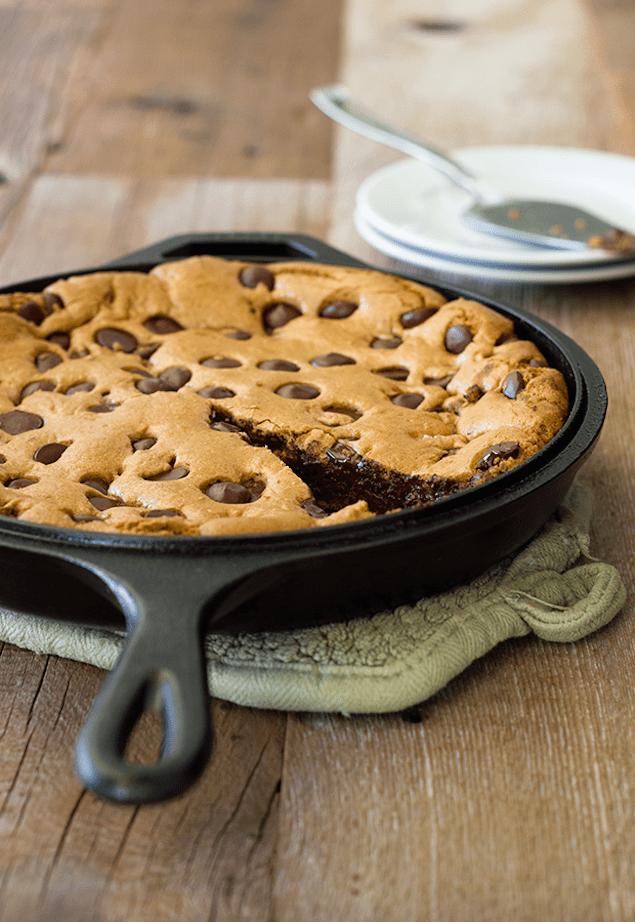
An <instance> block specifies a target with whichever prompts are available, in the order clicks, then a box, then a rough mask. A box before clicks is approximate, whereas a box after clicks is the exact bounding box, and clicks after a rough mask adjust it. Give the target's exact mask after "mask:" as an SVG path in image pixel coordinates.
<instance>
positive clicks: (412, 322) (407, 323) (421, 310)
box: [399, 307, 439, 330]
mask: <svg viewBox="0 0 635 922" xmlns="http://www.w3.org/2000/svg"><path fill="white" fill-rule="evenodd" d="M438 310H439V308H438V307H417V308H416V309H415V310H413V311H406V313H405V314H402V315H401V317H400V318H399V319H400V320H401V325H402V327H403V328H404V330H410V329H412V327H418V326H419V325H420V324H422V323H424V322H425V321H426V320H427V319H428V318H429V317H432V315H433V314H436V312H437V311H438Z"/></svg>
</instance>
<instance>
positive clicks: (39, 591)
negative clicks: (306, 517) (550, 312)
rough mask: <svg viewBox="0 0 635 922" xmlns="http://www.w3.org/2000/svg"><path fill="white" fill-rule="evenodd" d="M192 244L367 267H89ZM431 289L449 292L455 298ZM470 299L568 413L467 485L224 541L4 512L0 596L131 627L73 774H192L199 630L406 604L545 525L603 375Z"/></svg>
mask: <svg viewBox="0 0 635 922" xmlns="http://www.w3.org/2000/svg"><path fill="white" fill-rule="evenodd" d="M200 254H213V255H216V256H222V257H226V258H229V259H231V258H234V259H239V260H243V261H254V262H267V261H289V260H315V261H318V262H323V263H331V264H335V265H343V266H354V267H360V268H369V267H368V266H367V265H366V264H364V263H361V262H359V261H358V260H356V259H353V258H352V257H350V256H347V255H346V254H344V253H342V252H340V251H338V250H334V249H332V248H331V247H329V246H327V245H325V244H324V243H321V242H320V241H318V240H315V239H313V238H310V237H306V236H301V235H284V234H205V235H196V234H193V235H186V236H181V237H174V238H171V239H169V240H165V241H163V242H161V243H158V244H156V245H155V246H151V247H148V248H147V249H144V250H140V251H138V252H135V253H132V254H130V255H129V256H126V257H123V258H122V259H118V260H116V261H115V262H112V263H109V264H108V265H106V266H101V267H99V269H102V270H103V269H133V270H137V271H147V270H149V269H151V268H152V267H153V266H155V265H158V264H159V263H162V262H165V261H168V260H174V259H181V258H185V257H188V256H193V255H200ZM92 271H95V269H84V270H81V273H85V272H92ZM67 274H71V273H67ZM73 274H78V273H73ZM52 281H54V279H53V278H45V279H33V280H31V281H29V282H22V283H18V284H14V285H11V286H10V288H6V289H4V291H10V290H13V291H15V290H21V291H38V290H42V289H43V288H44V287H45V286H46V285H47V284H49V283H50V282H52ZM435 287H437V288H439V287H440V286H435ZM441 290H442V291H443V293H444V294H445V295H446V296H448V297H450V298H453V297H456V296H458V295H462V294H465V293H464V292H459V291H456V290H452V289H445V288H441ZM478 300H480V301H482V302H484V303H486V304H490V305H491V306H492V307H494V308H496V309H497V310H499V311H500V312H501V313H503V314H505V315H507V316H508V317H510V318H511V319H512V320H513V321H514V323H515V326H516V330H517V332H518V333H519V335H520V336H521V337H526V338H528V339H531V340H533V341H534V342H535V343H536V344H537V345H538V346H539V348H540V349H541V351H542V352H543V354H544V355H545V356H546V357H547V359H548V360H549V362H550V363H551V364H552V365H554V366H555V367H557V368H559V369H560V370H561V371H562V372H563V374H564V376H565V378H566V381H567V385H568V387H569V391H570V397H571V411H570V414H569V417H568V420H567V422H566V424H565V426H564V428H563V429H562V430H561V432H560V433H559V434H558V435H557V436H556V437H555V439H553V440H552V442H551V443H550V444H549V445H547V446H546V447H545V448H544V449H543V450H542V451H540V452H539V453H538V454H537V455H535V456H534V457H533V458H530V459H529V460H528V461H527V462H525V463H523V464H521V465H519V466H518V467H516V468H515V469H514V470H512V471H510V472H508V473H506V474H503V475H501V476H499V477H498V478H496V479H495V480H493V481H491V482H489V483H486V484H484V485H482V486H479V487H477V488H475V489H473V490H470V491H469V492H467V493H464V494H462V495H458V496H455V497H451V498H448V499H445V500H442V501H440V502H438V503H437V504H436V505H435V506H433V507H431V508H427V509H413V510H408V511H404V512H399V513H393V514H391V515H384V516H378V517H377V518H375V519H371V520H365V521H362V522H358V523H355V524H350V525H338V526H333V527H329V528H324V529H308V530H300V531H294V532H283V533H274V534H264V535H262V534H258V535H251V536H250V535H241V536H236V537H234V536H232V537H220V538H168V537H154V538H153V537H128V536H123V535H110V534H92V533H91V534H88V533H83V532H81V531H79V530H77V531H76V530H73V529H63V528H53V527H49V526H44V525H36V524H31V523H27V522H22V521H19V520H15V519H11V518H9V517H4V516H0V548H2V551H1V554H2V562H3V571H4V573H3V579H2V581H1V583H2V585H1V587H0V604H4V605H5V606H7V607H9V608H14V609H17V610H18V611H20V612H26V613H32V614H37V615H40V616H44V617H50V618H54V619H57V620H66V621H70V622H72V623H74V624H82V625H90V626H93V627H106V628H108V627H110V628H112V627H116V628H121V629H125V630H126V632H127V636H126V641H125V645H124V650H123V652H122V654H121V656H120V658H119V660H118V662H117V664H116V666H115V668H114V669H113V670H112V672H111V673H109V675H108V676H107V677H106V680H105V681H104V684H103V687H102V689H101V691H100V693H99V695H98V696H97V699H96V700H95V702H94V705H93V707H92V710H91V712H90V714H89V717H88V719H87V721H86V724H85V726H84V728H83V730H82V732H81V734H80V736H79V740H78V743H77V748H76V756H75V768H76V771H77V774H78V776H79V778H80V779H81V781H82V782H83V783H84V784H85V786H86V787H87V788H90V789H91V790H93V791H95V792H96V793H98V794H99V795H101V796H103V797H106V798H108V799H111V800H115V801H120V802H134V803H141V802H149V801H157V800H162V799H166V798H168V797H171V796H174V795H176V794H178V793H180V792H182V791H184V790H185V789H186V788H187V787H188V786H189V785H190V784H192V783H193V781H194V780H195V779H196V778H197V777H198V776H199V774H200V773H201V771H202V770H203V768H204V766H205V764H206V761H207V759H208V756H209V753H210V750H211V740H212V731H211V727H210V720H209V704H208V689H207V683H206V674H205V665H204V659H203V653H202V635H203V632H204V631H205V630H208V631H215V632H230V633H237V632H243V631H265V630H284V629H290V628H294V627H301V626H308V625H312V624H319V623H326V622H331V621H336V620H343V619H348V618H352V617H354V616H356V615H359V614H362V613H366V614H370V613H373V612H378V611H381V610H383V609H385V608H387V607H392V606H395V605H397V604H399V603H406V602H408V601H414V600H415V599H417V598H420V597H422V596H423V595H425V594H429V593H434V592H438V591H440V590H443V589H447V588H449V587H451V586H453V585H457V584H459V583H461V582H464V581H466V580H468V579H470V578H472V577H473V576H475V575H476V574H478V573H480V572H482V571H484V570H485V569H486V568H487V567H489V566H491V565H492V564H494V563H496V562H498V561H499V560H501V559H502V558H503V557H504V556H505V555H507V554H510V553H513V552H514V551H516V550H517V549H518V548H520V547H521V546H522V545H523V544H525V543H526V542H527V541H528V540H529V539H530V538H531V537H532V536H533V535H534V534H535V533H536V532H537V531H538V530H539V528H540V527H541V526H542V525H543V524H544V523H545V521H546V520H547V518H548V517H549V516H550V515H551V514H552V512H553V511H554V510H555V509H556V507H557V506H558V504H559V503H560V502H561V500H562V499H563V497H564V495H565V494H566V492H567V490H568V488H569V486H570V484H571V482H572V480H573V477H574V475H575V473H576V472H577V470H578V469H579V468H580V466H581V465H582V464H583V463H584V461H585V460H586V459H587V457H588V455H589V454H590V452H591V450H592V448H593V446H594V445H595V442H596V441H597V438H598V436H599V434H600V430H601V428H602V424H603V421H604V416H605V413H606V405H607V395H606V389H605V385H604V381H603V379H602V376H601V374H600V372H599V370H598V369H597V367H596V366H595V364H594V363H593V361H592V360H591V359H590V358H589V356H588V355H587V354H586V353H585V352H584V351H583V350H582V349H581V348H580V347H579V346H577V345H576V344H575V343H574V342H572V341H571V340H570V339H569V338H568V337H567V336H565V335H564V334H563V333H561V332H560V331H559V330H557V329H555V328H554V327H552V326H550V325H549V324H547V323H545V322H544V321H542V320H538V319H537V318H536V317H533V316H532V315H530V314H527V313H525V312H523V311H521V310H518V309H514V310H512V309H510V308H508V307H504V306H502V305H499V304H494V303H492V302H489V301H487V299H484V298H482V297H480V296H479V297H478ZM16 617H19V615H16ZM157 697H158V700H159V701H160V702H161V706H162V710H163V724H164V741H163V748H162V752H161V755H160V757H159V759H158V761H157V762H156V763H154V764H152V765H132V764H130V763H129V762H127V761H126V759H125V757H124V748H125V744H126V740H127V739H128V737H129V735H130V733H131V730H132V728H133V726H134V724H135V722H136V720H137V719H138V717H139V716H140V715H141V714H142V713H143V711H144V709H145V707H146V704H147V703H148V702H149V701H150V700H151V699H153V700H154V701H156V700H157Z"/></svg>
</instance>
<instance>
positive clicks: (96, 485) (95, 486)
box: [82, 479, 108, 493]
mask: <svg viewBox="0 0 635 922" xmlns="http://www.w3.org/2000/svg"><path fill="white" fill-rule="evenodd" d="M82 483H83V485H84V486H85V487H90V488H91V490H97V492H98V493H107V492H108V484H107V483H106V481H105V480H97V479H94V480H82Z"/></svg>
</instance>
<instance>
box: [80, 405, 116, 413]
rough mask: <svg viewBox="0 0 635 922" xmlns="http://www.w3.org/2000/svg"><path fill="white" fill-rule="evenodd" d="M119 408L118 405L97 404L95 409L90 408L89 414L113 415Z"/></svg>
mask: <svg viewBox="0 0 635 922" xmlns="http://www.w3.org/2000/svg"><path fill="white" fill-rule="evenodd" d="M118 406H119V404H118V403H97V404H95V406H94V407H88V408H87V409H88V412H89V413H112V411H113V410H116V409H117V407H118Z"/></svg>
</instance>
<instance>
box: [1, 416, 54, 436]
mask: <svg viewBox="0 0 635 922" xmlns="http://www.w3.org/2000/svg"><path fill="white" fill-rule="evenodd" d="M43 425H44V420H43V419H42V417H41V416H37V415H36V414H35V413H26V412H25V411H24V410H10V411H9V412H8V413H2V414H1V415H0V429H2V430H3V431H4V432H8V433H9V435H19V433H20V432H28V431H29V429H40V428H41V427H42V426H43Z"/></svg>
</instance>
